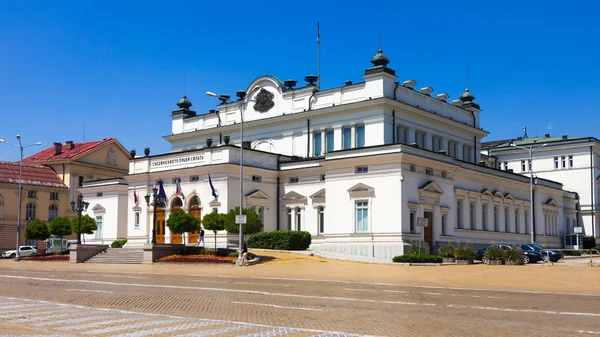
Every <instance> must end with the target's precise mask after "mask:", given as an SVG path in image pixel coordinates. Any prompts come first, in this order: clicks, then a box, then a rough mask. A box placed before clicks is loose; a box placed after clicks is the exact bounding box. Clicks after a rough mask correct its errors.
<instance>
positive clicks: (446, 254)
mask: <svg viewBox="0 0 600 337" xmlns="http://www.w3.org/2000/svg"><path fill="white" fill-rule="evenodd" d="M455 252H456V249H455V248H454V246H452V245H451V244H449V243H448V244H447V245H445V246H442V247H440V249H439V250H438V255H439V256H441V257H443V258H444V263H454V259H455V257H454V254H455Z"/></svg>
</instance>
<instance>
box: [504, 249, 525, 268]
mask: <svg viewBox="0 0 600 337" xmlns="http://www.w3.org/2000/svg"><path fill="white" fill-rule="evenodd" d="M505 261H506V264H511V265H524V264H525V254H524V253H523V251H522V250H521V248H518V247H517V248H511V249H509V250H507V251H506V254H505Z"/></svg>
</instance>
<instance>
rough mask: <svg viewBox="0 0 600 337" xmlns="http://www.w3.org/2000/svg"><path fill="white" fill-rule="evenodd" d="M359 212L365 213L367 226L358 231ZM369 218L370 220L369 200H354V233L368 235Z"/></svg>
mask: <svg viewBox="0 0 600 337" xmlns="http://www.w3.org/2000/svg"><path fill="white" fill-rule="evenodd" d="M359 204H360V205H359ZM365 204H366V205H365ZM361 210H362V211H365V210H366V211H367V217H366V220H367V225H366V228H364V224H363V230H359V228H358V212H359V211H361ZM370 218H371V203H370V202H369V199H359V200H355V201H354V231H355V232H356V233H369V232H370V230H371V227H370V226H369V225H370V221H369V220H370Z"/></svg>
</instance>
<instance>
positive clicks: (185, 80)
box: [183, 72, 187, 96]
mask: <svg viewBox="0 0 600 337" xmlns="http://www.w3.org/2000/svg"><path fill="white" fill-rule="evenodd" d="M186 85H187V72H184V73H183V96H185V95H186V93H185V89H186V88H185V87H186Z"/></svg>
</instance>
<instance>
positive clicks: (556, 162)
mask: <svg viewBox="0 0 600 337" xmlns="http://www.w3.org/2000/svg"><path fill="white" fill-rule="evenodd" d="M554 169H555V170H558V157H554Z"/></svg>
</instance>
